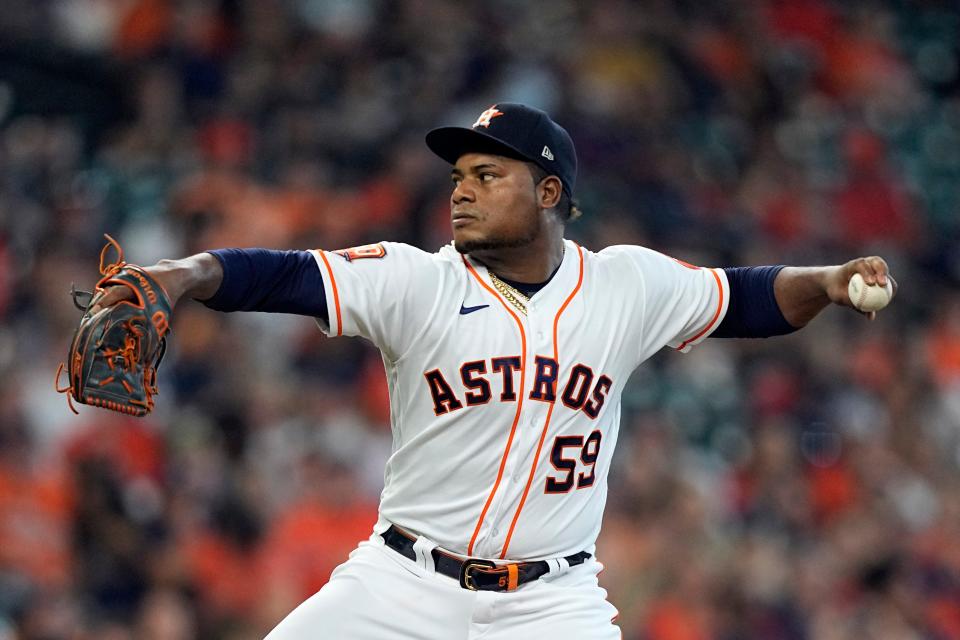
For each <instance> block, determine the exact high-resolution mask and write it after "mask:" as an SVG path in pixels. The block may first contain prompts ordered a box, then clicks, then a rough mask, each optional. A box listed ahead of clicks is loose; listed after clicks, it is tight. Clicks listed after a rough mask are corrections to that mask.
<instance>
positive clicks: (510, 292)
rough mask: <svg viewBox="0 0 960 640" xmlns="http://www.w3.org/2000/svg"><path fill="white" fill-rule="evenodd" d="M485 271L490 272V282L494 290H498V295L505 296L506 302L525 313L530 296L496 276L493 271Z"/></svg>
mask: <svg viewBox="0 0 960 640" xmlns="http://www.w3.org/2000/svg"><path fill="white" fill-rule="evenodd" d="M487 273H489V274H490V282H492V283H493V286H494V287H495V288H496V290H497V291H499V292H500V295H502V296H503V297H504V298H506V299H507V302H509V303H510V304H512V305H513V306H514V307H516V308H517V310H519V311H520V313H522V314H523V315H527V303H529V302H530V298H528V297H527V296H525V295H523V294H522V293H521V292H520V291H518V290H517V289H515V288H514V287H511V286H510V285H508V284H507V283H506V282H504V281H503V280H501V279H500V278H498V277H497V274H495V273H494V272H493V271H488V272H487Z"/></svg>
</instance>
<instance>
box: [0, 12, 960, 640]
mask: <svg viewBox="0 0 960 640" xmlns="http://www.w3.org/2000/svg"><path fill="white" fill-rule="evenodd" d="M507 100H510V101H519V102H526V103H529V104H533V105H536V106H539V107H541V108H543V109H545V110H547V111H549V112H550V113H551V114H552V115H553V116H554V117H555V119H557V120H558V121H559V122H561V123H563V124H564V125H565V126H566V127H567V128H568V129H569V130H570V132H571V134H572V136H573V138H574V140H575V141H576V143H577V146H578V151H579V156H580V166H581V170H580V179H579V182H578V188H577V192H578V197H579V200H580V205H581V208H582V209H583V210H584V212H585V215H584V217H583V219H581V220H580V221H577V222H576V223H574V224H573V225H571V227H570V228H569V229H568V235H569V236H570V237H573V238H574V239H576V240H577V241H578V242H581V243H583V244H585V245H586V246H587V247H588V248H592V249H600V248H602V247H604V246H607V245H609V244H620V243H638V244H643V245H647V246H650V247H653V248H655V249H658V250H660V251H664V252H666V253H669V254H671V255H674V256H676V257H678V258H682V259H684V260H687V261H690V262H694V263H698V264H703V265H709V266H732V265H755V264H778V263H781V264H782V263H787V264H836V263H840V262H844V261H846V260H848V259H851V258H853V257H856V256H858V255H870V254H878V255H882V256H883V257H885V258H886V259H887V261H888V262H889V263H890V265H891V268H892V270H893V273H894V274H895V276H896V277H897V278H898V280H899V282H900V285H901V288H900V294H899V297H898V299H897V300H896V301H895V303H894V304H893V305H892V307H891V308H889V309H887V310H885V311H883V312H881V313H880V314H879V317H878V319H877V320H876V321H875V322H873V323H870V322H868V321H867V320H866V319H865V318H864V317H861V316H859V315H857V314H855V313H852V312H849V311H847V310H841V309H836V308H833V309H828V310H827V311H825V312H824V313H823V314H822V315H821V316H820V317H818V318H817V319H816V320H815V321H814V322H813V323H812V325H811V326H809V327H808V328H807V329H806V330H804V331H802V332H800V333H797V334H793V335H791V336H788V337H785V338H778V339H773V340H757V341H742V340H719V339H715V340H708V341H706V342H705V343H704V344H702V345H701V346H699V347H698V348H697V349H695V350H694V351H693V353H691V354H690V355H680V354H675V353H664V354H660V355H658V356H657V357H656V358H654V359H653V360H652V361H650V362H648V363H646V364H645V365H644V366H643V367H642V368H641V369H640V370H639V371H638V372H637V373H636V374H635V376H634V379H633V380H632V382H631V384H630V385H629V386H628V388H627V391H626V393H625V396H624V420H623V424H622V427H621V437H620V444H619V447H618V451H617V454H616V458H615V465H614V468H613V470H612V472H611V474H610V498H609V506H608V510H607V514H606V518H605V521H604V529H603V533H602V536H601V539H600V541H599V544H598V556H599V558H600V560H601V561H602V562H603V563H604V565H605V567H606V570H605V572H604V573H603V574H602V575H601V584H602V585H603V586H605V587H606V588H607V590H608V591H609V597H610V600H611V601H612V602H613V603H614V605H615V606H616V607H618V609H619V611H620V616H619V624H620V625H621V627H622V629H623V637H624V638H625V639H627V640H746V639H785V640H805V639H811V640H848V639H849V640H853V639H857V640H860V639H864V638H869V639H891V640H912V639H924V640H948V639H958V638H960V472H958V469H960V288H958V285H960V8H958V5H957V4H956V2H955V1H953V0H849V1H847V0H844V1H841V0H833V1H831V0H742V1H736V2H734V1H728V2H708V3H703V2H695V1H693V0H650V1H644V2H634V1H628V0H592V1H591V2H576V1H574V0H551V1H550V2H534V1H533V0H484V1H483V2H480V1H475V0H461V1H459V2H445V1H442V0H406V1H399V0H48V1H46V2H36V1H35V0H4V2H3V3H2V4H0V284H2V286H0V640H87V639H94V638H96V639H98V640H131V639H134V638H136V639H138V640H190V639H194V638H202V639H212V640H253V639H256V638H261V637H262V636H263V635H264V634H265V632H266V631H267V630H269V629H270V628H271V627H272V626H273V625H274V624H275V623H276V622H277V621H278V620H279V619H280V618H282V617H283V616H284V615H285V614H286V613H287V612H288V611H289V610H291V609H292V608H293V607H294V606H295V605H296V604H297V603H298V602H300V601H302V600H303V599H304V598H305V597H307V596H308V595H310V594H311V593H313V592H314V591H315V590H316V589H318V588H319V587H320V586H321V585H322V584H323V583H324V582H325V581H326V579H327V578H328V576H329V573H330V571H331V569H332V568H333V567H334V566H335V565H336V564H338V563H339V562H340V561H342V560H343V559H345V558H346V555H347V553H348V552H349V551H350V550H351V549H352V548H353V547H354V546H355V544H356V543H357V541H359V540H361V539H363V538H365V537H367V536H368V535H369V532H370V527H371V526H372V524H373V522H374V521H375V518H376V508H377V499H378V494H379V490H380V488H381V486H382V482H383V477H382V472H383V464H384V461H385V460H386V457H387V455H388V453H389V450H390V428H389V405H388V402H387V399H386V385H385V381H384V375H383V368H382V363H381V362H380V358H379V354H377V353H376V352H375V351H374V350H373V349H372V348H371V347H370V346H369V345H367V344H366V343H364V342H362V341H359V340H352V341H351V340H330V339H327V338H325V337H323V335H322V334H321V333H320V332H319V331H318V330H317V328H316V326H315V324H314V323H313V322H312V321H311V320H310V319H307V318H299V317H292V316H282V315H267V314H232V315H224V314H216V313H214V312H211V311H208V310H207V309H205V308H204V307H202V306H200V305H199V304H196V303H194V302H184V303H183V304H181V305H180V306H179V307H178V313H177V315H176V318H175V320H174V324H173V340H172V348H171V349H170V350H169V351H168V353H167V355H166V358H165V360H164V362H163V364H162V366H161V368H160V372H159V377H160V389H161V395H160V396H159V398H158V402H159V404H158V407H157V410H156V411H155V413H154V414H152V415H151V416H149V417H148V418H145V419H130V418H126V417H121V416H120V415H119V414H117V415H114V414H111V413H109V412H105V411H97V410H91V409H89V408H87V407H81V408H80V415H79V416H75V415H73V414H72V413H70V412H69V410H68V408H67V406H66V399H65V398H64V397H63V396H60V395H57V394H56V393H54V391H53V374H54V371H55V370H56V368H57V364H58V363H59V362H60V361H61V360H62V359H63V358H64V356H65V354H66V351H67V347H68V340H69V336H70V335H71V332H72V330H73V327H74V326H75V324H76V322H77V320H78V316H79V312H78V311H77V310H76V309H75V308H74V307H73V304H72V302H71V300H70V297H69V296H68V295H67V292H68V291H69V288H70V284H71V283H76V284H77V285H78V286H79V287H81V288H83V287H89V286H91V285H92V284H93V282H94V281H95V280H96V278H97V272H96V255H97V252H98V251H99V249H100V247H101V245H102V244H103V238H102V234H103V233H104V232H108V233H110V234H111V235H113V236H114V237H116V238H117V239H118V240H119V241H120V243H121V244H122V246H123V247H124V250H125V252H126V255H127V258H128V259H129V260H131V261H135V262H141V263H146V262H152V261H154V260H157V259H159V258H162V257H179V256H183V255H187V254H189V253H193V252H197V251H202V250H203V249H207V248H215V247H221V246H264V247H271V248H314V247H322V248H326V249H338V248H342V247H349V246H353V245H359V244H366V243H369V242H374V241H378V240H384V239H387V240H398V241H406V242H411V243H413V244H416V245H417V246H420V247H422V248H424V249H427V250H435V249H437V248H438V247H440V246H441V245H443V244H445V243H447V242H448V241H449V238H450V232H449V222H448V204H447V199H448V195H449V184H448V178H447V175H448V169H447V168H446V166H445V165H444V164H443V162H442V161H440V160H439V159H436V158H434V157H433V156H432V155H431V154H430V153H429V151H427V150H426V148H425V146H424V144H423V138H422V136H423V134H424V132H425V131H426V130H427V129H429V128H431V127H433V126H438V125H441V124H469V123H470V122H472V121H473V119H474V118H475V117H476V114H478V113H479V112H480V111H482V110H483V109H485V108H486V107H488V106H489V105H490V104H492V103H494V102H496V101H507ZM318 633H320V631H318ZM318 637H322V633H320V635H318Z"/></svg>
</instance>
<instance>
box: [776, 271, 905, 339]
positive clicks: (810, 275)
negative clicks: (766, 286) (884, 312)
mask: <svg viewBox="0 0 960 640" xmlns="http://www.w3.org/2000/svg"><path fill="white" fill-rule="evenodd" d="M855 273H859V274H860V275H862V276H863V279H864V281H865V282H866V283H867V284H868V285H873V284H878V285H881V286H886V284H887V280H889V281H890V282H891V283H892V284H893V291H894V294H896V290H897V281H896V280H894V279H893V276H891V275H890V269H889V267H888V266H887V263H886V261H885V260H884V259H883V258H880V257H879V256H870V257H868V258H857V259H856V260H851V261H850V262H848V263H846V264H842V265H839V266H832V267H784V268H783V269H781V270H780V273H778V274H777V278H776V280H775V281H774V283H773V291H774V296H775V297H776V300H777V304H778V305H779V307H780V311H781V312H782V313H783V317H784V319H786V321H787V322H788V323H790V325H792V326H794V327H797V328H800V327H804V326H806V324H807V323H808V322H810V321H811V320H812V319H813V318H814V317H815V316H816V315H817V314H818V313H820V312H821V311H822V310H823V309H824V308H825V307H826V306H827V305H829V304H831V303H833V304H839V305H843V306H846V307H853V304H852V303H851V302H850V296H849V294H848V293H847V285H848V284H849V282H850V278H851V277H852V276H853V274H855ZM865 315H866V316H867V317H869V318H870V319H871V320H872V319H873V318H874V316H875V315H876V312H870V313H867V314H865Z"/></svg>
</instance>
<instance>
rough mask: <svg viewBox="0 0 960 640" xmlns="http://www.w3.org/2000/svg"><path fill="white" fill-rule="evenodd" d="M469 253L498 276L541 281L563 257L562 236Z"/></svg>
mask: <svg viewBox="0 0 960 640" xmlns="http://www.w3.org/2000/svg"><path fill="white" fill-rule="evenodd" d="M470 257H471V258H474V259H475V260H479V261H480V262H482V263H483V264H484V266H486V267H487V269H489V270H490V271H492V272H493V273H495V274H497V276H499V277H500V278H505V279H507V280H512V281H514V282H524V283H529V284H536V283H538V282H543V281H545V280H546V279H547V278H549V277H550V275H551V274H552V273H553V272H554V271H556V270H557V267H558V266H560V263H561V262H562V261H563V236H559V235H558V236H555V237H553V238H551V239H550V240H549V241H546V242H543V243H540V242H536V243H534V244H533V245H529V246H526V247H516V248H511V249H496V250H492V251H475V252H471V253H470Z"/></svg>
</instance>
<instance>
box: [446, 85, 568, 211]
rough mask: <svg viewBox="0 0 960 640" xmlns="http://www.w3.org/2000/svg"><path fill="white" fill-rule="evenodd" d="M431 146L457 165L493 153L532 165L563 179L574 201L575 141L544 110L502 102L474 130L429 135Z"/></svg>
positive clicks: (566, 189) (451, 130)
mask: <svg viewBox="0 0 960 640" xmlns="http://www.w3.org/2000/svg"><path fill="white" fill-rule="evenodd" d="M427 146H428V147H430V150H431V151H433V152H434V153H435V154H437V155H438V156H440V157H441V158H443V159H444V160H446V161H447V162H449V163H450V164H456V163H457V160H458V159H459V158H460V156H462V155H463V154H465V153H492V154H495V155H500V156H507V157H510V158H515V159H518V160H526V161H528V162H532V163H534V164H536V165H538V166H539V167H540V168H541V169H543V170H544V171H546V172H547V173H548V174H550V175H552V176H557V177H558V178H560V181H561V182H562V183H563V190H564V191H566V193H567V195H568V196H569V197H571V198H572V197H573V187H574V185H575V184H576V181H577V151H576V149H574V147H573V140H572V139H571V138H570V134H568V133H567V131H566V129H564V128H563V127H561V126H560V125H558V124H557V123H556V122H554V121H553V120H551V119H550V116H548V115H547V114H546V113H545V112H543V111H541V110H540V109H534V108H533V107H528V106H526V105H522V104H516V103H513V102H498V103H497V104H495V105H492V106H491V107H490V108H489V109H487V110H486V111H484V112H483V113H481V114H480V117H479V118H477V121H476V122H474V123H473V126H472V127H470V128H467V127H440V128H439V129H434V130H433V131H431V132H429V133H428V134H427Z"/></svg>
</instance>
